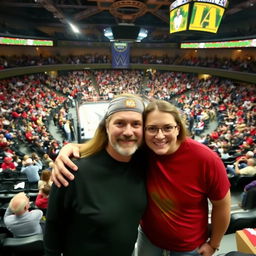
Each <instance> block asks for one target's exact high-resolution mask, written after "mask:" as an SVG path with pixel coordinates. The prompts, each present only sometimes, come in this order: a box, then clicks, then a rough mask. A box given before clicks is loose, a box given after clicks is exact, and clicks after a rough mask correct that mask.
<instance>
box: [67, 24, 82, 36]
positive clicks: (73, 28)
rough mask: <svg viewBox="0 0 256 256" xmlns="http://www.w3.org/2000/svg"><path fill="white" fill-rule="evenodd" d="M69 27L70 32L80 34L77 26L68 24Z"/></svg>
mask: <svg viewBox="0 0 256 256" xmlns="http://www.w3.org/2000/svg"><path fill="white" fill-rule="evenodd" d="M69 26H70V27H71V29H72V31H73V32H74V33H76V34H79V33H80V30H79V29H78V27H77V26H75V25H74V24H72V23H69Z"/></svg>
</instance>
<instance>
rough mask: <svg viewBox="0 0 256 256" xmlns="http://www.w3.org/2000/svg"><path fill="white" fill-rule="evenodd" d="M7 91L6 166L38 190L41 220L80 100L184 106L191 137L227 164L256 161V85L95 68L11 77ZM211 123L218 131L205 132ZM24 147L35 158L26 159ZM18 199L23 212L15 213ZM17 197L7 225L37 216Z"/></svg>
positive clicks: (1, 142)
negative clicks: (58, 135)
mask: <svg viewBox="0 0 256 256" xmlns="http://www.w3.org/2000/svg"><path fill="white" fill-rule="evenodd" d="M0 89H1V90H0V91H1V93H0V111H1V113H0V150H1V151H0V154H1V155H0V156H1V157H2V162H3V163H2V165H1V168H2V170H4V169H7V171H9V172H10V171H11V170H16V171H19V172H24V173H25V174H26V175H27V181H28V183H31V185H35V184H36V186H38V196H37V199H36V201H35V204H36V206H37V207H38V208H40V209H41V211H40V210H39V211H38V209H36V211H35V212H33V214H35V216H37V217H36V218H38V219H41V217H42V216H43V215H45V212H46V209H47V205H48V197H49V189H50V186H51V183H52V182H51V181H50V179H49V173H50V171H51V164H52V162H53V161H54V159H55V158H56V157H57V155H58V153H59V150H60V148H61V146H62V145H63V144H65V143H66V141H68V142H69V141H72V140H73V139H74V134H73V135H72V129H74V127H73V128H72V125H71V124H70V118H69V108H70V107H74V102H75V100H79V101H81V102H83V101H84V102H88V101H94V102H96V101H99V100H105V101H108V100H111V99H113V97H114V96H115V95H117V94H120V93H129V94H143V95H145V96H146V97H148V98H156V99H161V100H166V101H169V102H171V103H173V104H174V105H176V106H177V107H178V108H179V110H180V114H181V117H182V118H183V120H184V122H185V123H186V126H187V128H188V130H189V131H190V133H191V136H192V138H195V139H197V140H199V142H201V143H202V144H205V145H206V146H208V147H209V148H211V149H212V150H214V151H215V152H217V153H218V154H219V155H220V157H221V158H222V160H223V162H224V160H226V159H230V158H232V159H233V158H234V157H239V156H243V155H245V154H246V153H247V152H248V151H250V152H253V157H255V154H256V150H255V141H256V128H255V123H256V122H255V121H256V105H255V101H256V97H255V95H256V94H255V87H254V86H250V85H243V84H238V83H237V82H233V81H231V80H226V79H221V78H216V77H212V78H209V79H207V80H204V79H198V77H197V76H196V75H193V74H184V73H180V72H160V71H157V72H150V73H148V74H147V73H146V74H145V73H144V72H142V71H139V70H131V71H128V70H94V71H75V72H69V73H67V75H65V76H64V75H63V76H57V77H56V78H51V77H48V76H46V75H42V74H41V75H40V74H39V75H30V76H24V77H15V78H10V79H5V80H1V81H0ZM51 120H52V121H53V122H54V124H55V125H56V126H58V127H59V129H60V131H61V132H62V133H63V141H57V140H56V139H55V138H54V137H53V136H52V135H51V133H50V131H49V123H50V122H51ZM212 121H215V122H216V123H217V127H216V129H215V130H214V131H212V132H211V133H209V134H206V133H205V129H206V128H207V126H208V125H209V124H210V123H211V122H212ZM20 143H25V144H26V145H27V146H28V147H29V148H30V149H31V150H32V152H33V153H34V154H31V155H29V156H26V155H24V153H22V152H21V151H20V147H19V144H20ZM236 161H237V160H234V164H235V162H236ZM32 167H33V168H32ZM226 167H228V166H226ZM32 169H33V170H32ZM47 171H48V172H47ZM31 173H32V175H31ZM40 176H41V177H40ZM45 176H46V177H45ZM17 198H18V202H19V203H18V205H19V204H21V205H22V211H19V210H20V208H19V210H17V209H16V208H15V202H16V201H17V200H16V199H17ZM17 198H16V197H14V199H13V201H11V203H10V205H9V208H8V211H6V219H10V220H12V218H10V217H9V216H10V215H11V212H13V213H14V214H15V215H23V214H25V215H24V216H26V218H25V219H27V218H30V217H28V212H29V211H28V209H29V208H28V201H27V200H28V199H27V198H26V195H25V196H24V194H17ZM31 212H32V211H31ZM12 217H13V216H12ZM39 222H40V221H39ZM6 223H9V222H8V221H7V222H6ZM10 230H12V227H10ZM36 230H37V231H31V232H32V233H33V232H39V231H40V232H39V233H41V232H42V231H41V229H40V228H38V227H37V228H36ZM15 232H16V231H14V235H15ZM18 232H20V231H18ZM17 236H19V233H17ZM22 236H23V235H22Z"/></svg>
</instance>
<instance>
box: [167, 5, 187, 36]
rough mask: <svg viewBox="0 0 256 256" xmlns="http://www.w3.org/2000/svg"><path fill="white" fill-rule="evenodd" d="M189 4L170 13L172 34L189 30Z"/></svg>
mask: <svg viewBox="0 0 256 256" xmlns="http://www.w3.org/2000/svg"><path fill="white" fill-rule="evenodd" d="M188 11H189V4H185V5H182V6H180V7H178V8H175V9H173V10H171V11H170V33H175V32H180V31H184V30H187V25H188Z"/></svg>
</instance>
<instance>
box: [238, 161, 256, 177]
mask: <svg viewBox="0 0 256 256" xmlns="http://www.w3.org/2000/svg"><path fill="white" fill-rule="evenodd" d="M240 162H246V163H247V166H245V167H243V168H240V167H239V163H240ZM235 172H236V174H240V175H249V176H253V175H255V174H256V160H255V159H254V158H248V159H244V158H240V159H238V160H237V161H236V162H235Z"/></svg>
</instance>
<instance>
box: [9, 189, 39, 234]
mask: <svg viewBox="0 0 256 256" xmlns="http://www.w3.org/2000/svg"><path fill="white" fill-rule="evenodd" d="M29 207H30V204H29V199H28V197H27V196H26V194H25V193H24V192H20V193H18V194H16V195H15V196H14V197H13V198H12V200H11V201H10V203H9V207H8V208H7V210H6V212H5V215H4V223H5V225H6V227H7V229H8V230H9V231H11V232H12V233H13V236H14V237H25V236H32V235H36V234H41V233H42V228H41V225H40V220H41V218H42V216H43V212H42V211H41V210H32V211H29Z"/></svg>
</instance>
